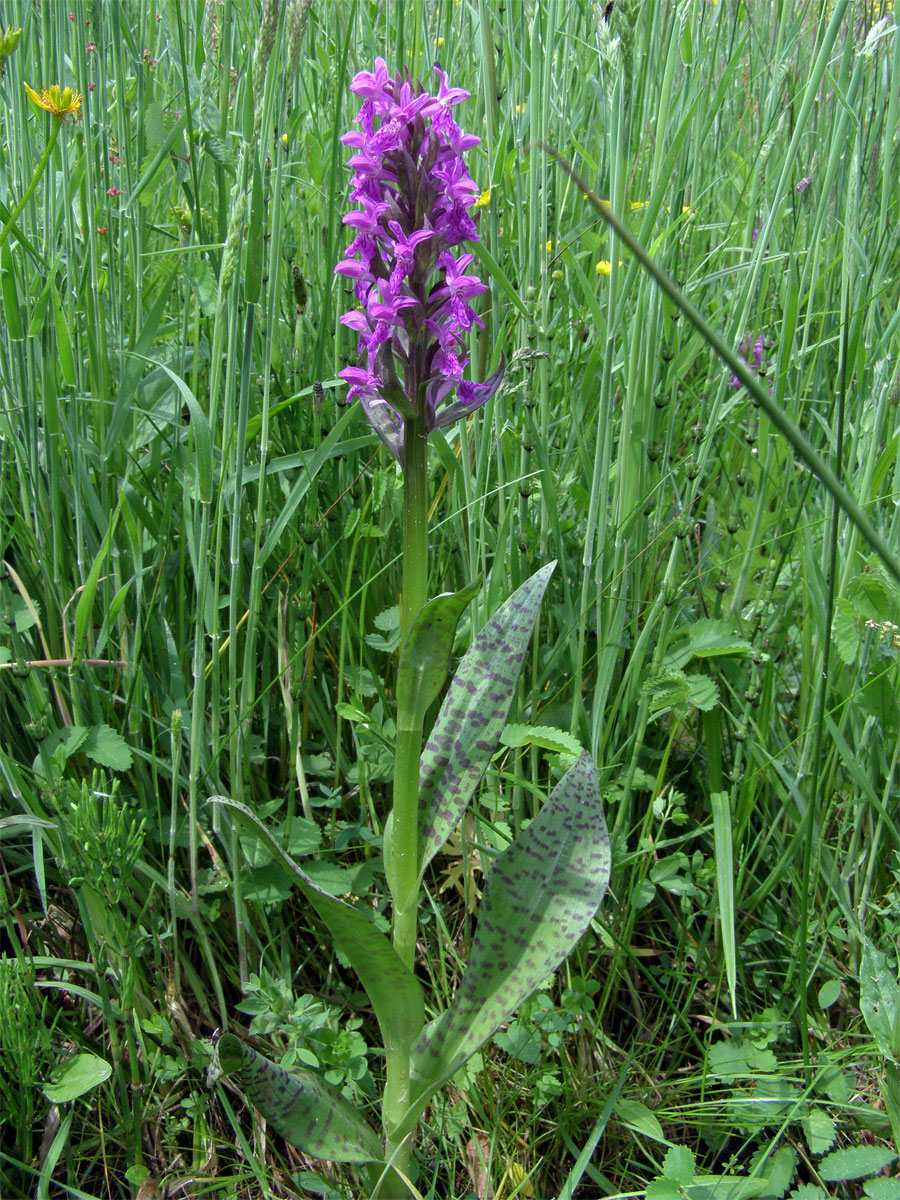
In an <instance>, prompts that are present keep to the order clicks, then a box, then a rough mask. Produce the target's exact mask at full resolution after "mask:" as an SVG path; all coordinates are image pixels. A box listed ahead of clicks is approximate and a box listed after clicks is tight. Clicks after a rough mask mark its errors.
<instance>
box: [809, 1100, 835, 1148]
mask: <svg viewBox="0 0 900 1200" xmlns="http://www.w3.org/2000/svg"><path fill="white" fill-rule="evenodd" d="M803 1133H804V1135H805V1137H806V1144H807V1146H808V1147H809V1152H810V1154H816V1155H819V1154H825V1153H826V1151H828V1150H830V1149H831V1147H832V1146H833V1145H834V1139H835V1137H836V1135H837V1129H836V1127H835V1124H834V1121H833V1120H832V1119H831V1117H829V1115H828V1113H827V1112H825V1110H824V1109H821V1108H811V1109H810V1110H809V1112H808V1113H807V1115H806V1116H805V1117H804V1118H803Z"/></svg>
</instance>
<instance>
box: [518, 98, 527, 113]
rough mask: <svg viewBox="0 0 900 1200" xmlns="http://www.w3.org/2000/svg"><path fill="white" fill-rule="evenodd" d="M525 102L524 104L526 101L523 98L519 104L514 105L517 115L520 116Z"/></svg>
mask: <svg viewBox="0 0 900 1200" xmlns="http://www.w3.org/2000/svg"><path fill="white" fill-rule="evenodd" d="M525 104H526V101H525V100H523V101H522V103H521V104H517V105H516V112H517V113H518V114H519V116H521V115H522V113H523V112H524V111H525Z"/></svg>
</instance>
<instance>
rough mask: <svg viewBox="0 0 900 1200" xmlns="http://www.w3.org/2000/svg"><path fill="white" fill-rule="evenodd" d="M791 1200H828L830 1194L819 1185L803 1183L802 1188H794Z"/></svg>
mask: <svg viewBox="0 0 900 1200" xmlns="http://www.w3.org/2000/svg"><path fill="white" fill-rule="evenodd" d="M789 1200H828V1194H827V1192H824V1191H823V1190H822V1188H820V1187H819V1186H818V1184H815V1183H802V1184H801V1185H800V1187H796V1188H794V1190H793V1191H792V1192H791V1194H790V1197H789Z"/></svg>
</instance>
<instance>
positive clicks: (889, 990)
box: [859, 938, 900, 1059]
mask: <svg viewBox="0 0 900 1200" xmlns="http://www.w3.org/2000/svg"><path fill="white" fill-rule="evenodd" d="M859 1007H860V1009H861V1010H862V1015H863V1018H864V1019H865V1022H866V1025H867V1026H868V1027H869V1033H871V1035H872V1037H873V1038H874V1039H875V1041H876V1042H877V1043H878V1049H879V1050H880V1051H881V1053H882V1054H884V1055H886V1056H887V1057H888V1058H895V1059H900V983H898V981H897V975H896V973H895V971H894V970H893V968H892V967H891V966H890V965H889V964H888V961H887V959H886V958H885V956H884V955H883V954H882V953H881V951H880V950H878V949H877V948H876V947H875V946H873V944H872V943H871V942H870V941H869V939H868V938H864V939H863V952H862V962H861V963H860V966H859Z"/></svg>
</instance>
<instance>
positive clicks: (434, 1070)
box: [413, 754, 611, 1104]
mask: <svg viewBox="0 0 900 1200" xmlns="http://www.w3.org/2000/svg"><path fill="white" fill-rule="evenodd" d="M610 861H611V860H610V848H609V835H608V833H607V830H606V821H605V820H604V817H603V807H602V799H601V796H600V784H599V780H598V778H597V771H596V768H595V767H594V763H593V761H592V760H591V757H590V755H588V754H584V755H582V756H581V758H579V759H578V761H577V762H576V763H575V765H574V766H573V767H572V768H571V769H570V770H569V771H567V772H566V774H565V775H564V776H563V778H562V779H561V780H560V782H559V783H558V784H557V786H556V788H555V789H554V790H553V793H552V794H551V796H550V798H549V799H548V800H547V802H546V804H545V805H544V806H543V808H542V809H541V811H540V812H539V813H538V815H537V816H536V817H535V819H534V820H533V821H532V822H531V823H530V825H528V827H527V828H526V829H525V831H524V833H523V834H522V835H521V836H520V837H519V838H518V839H517V840H516V841H515V842H513V844H512V845H511V846H510V847H509V848H508V849H507V850H506V851H504V853H503V854H502V855H501V856H500V858H498V859H497V861H496V863H495V864H494V866H493V868H492V869H491V871H490V873H489V874H488V877H487V880H486V882H485V886H484V897H483V899H482V902H481V908H480V910H479V914H478V930H477V932H476V934H475V940H474V942H473V943H472V951H471V954H470V956H469V963H468V966H467V968H466V973H465V976H464V977H463V981H462V983H461V985H460V987H459V990H458V991H457V993H456V995H455V997H454V998H453V1003H452V1004H451V1005H450V1007H449V1008H448V1009H447V1011H446V1012H444V1013H443V1014H442V1015H441V1016H440V1017H438V1018H437V1020H435V1021H432V1022H431V1024H429V1025H427V1026H426V1027H425V1029H424V1030H423V1032H422V1035H421V1037H420V1038H419V1039H418V1041H417V1043H416V1045H415V1046H414V1048H413V1071H414V1078H415V1082H414V1086H413V1094H414V1095H415V1097H416V1101H415V1103H418V1104H421V1103H422V1102H424V1100H425V1099H426V1098H427V1096H428V1095H430V1094H431V1093H432V1092H433V1091H434V1090H435V1089H436V1088H438V1087H439V1086H440V1085H441V1083H443V1082H444V1081H445V1080H446V1079H448V1078H449V1077H450V1076H451V1075H452V1074H453V1073H454V1072H455V1071H457V1070H458V1069H459V1068H460V1067H461V1066H462V1065H463V1063H464V1062H465V1061H466V1059H468V1058H469V1057H470V1056H471V1055H472V1054H474V1053H475V1051H476V1050H477V1049H478V1047H479V1046H480V1045H481V1044H482V1043H483V1042H484V1041H486V1040H487V1038H489V1037H490V1036H491V1034H492V1033H493V1032H494V1031H495V1030H496V1029H497V1028H498V1027H499V1026H500V1025H501V1024H502V1023H503V1022H504V1021H505V1020H507V1018H508V1017H509V1016H510V1015H511V1014H512V1013H513V1012H514V1011H515V1010H516V1009H517V1008H518V1006H519V1005H520V1004H521V1003H522V1001H523V1000H525V999H526V998H527V997H528V996H529V995H531V993H532V992H533V991H534V990H535V988H537V987H538V986H539V984H541V983H542V982H543V980H545V979H546V978H547V976H548V975H549V974H551V972H553V971H554V970H555V969H556V968H557V967H558V966H559V964H560V963H561V962H562V961H563V959H564V958H565V957H566V955H567V954H568V953H569V951H570V950H571V949H572V947H573V946H574V945H575V943H576V942H577V941H578V939H579V938H580V937H581V935H582V934H583V933H584V931H585V930H586V929H587V927H588V925H589V923H590V921H591V918H592V917H593V916H594V913H595V912H596V911H597V906H598V905H599V903H600V901H601V899H602V898H603V894H604V892H605V891H606V886H607V884H608V883H609V872H610Z"/></svg>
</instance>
